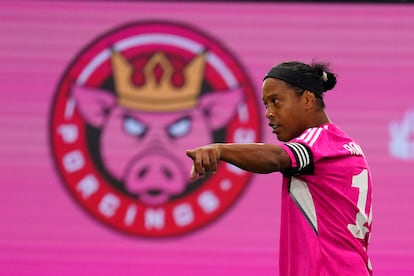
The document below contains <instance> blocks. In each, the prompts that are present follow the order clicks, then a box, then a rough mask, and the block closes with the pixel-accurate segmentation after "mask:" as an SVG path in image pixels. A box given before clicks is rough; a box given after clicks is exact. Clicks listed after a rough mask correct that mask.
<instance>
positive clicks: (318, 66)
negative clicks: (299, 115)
mask: <svg viewBox="0 0 414 276" xmlns="http://www.w3.org/2000/svg"><path fill="white" fill-rule="evenodd" d="M276 67H279V68H286V69H289V70H291V71H294V72H298V73H301V74H303V75H306V76H310V77H313V78H315V79H320V80H322V85H323V89H322V93H321V94H318V93H314V92H313V93H314V94H315V96H316V99H317V100H318V102H319V104H320V106H321V107H322V108H324V107H325V103H324V101H323V93H324V92H326V91H328V90H331V89H332V88H334V87H335V85H336V75H335V74H333V73H332V72H330V71H329V64H327V63H318V62H313V63H312V64H310V65H308V64H305V63H302V62H299V61H289V62H283V63H280V64H279V65H277V66H276ZM324 73H325V74H326V75H325V74H324ZM287 84H288V85H289V86H290V87H292V88H293V89H294V90H295V91H296V93H297V94H298V95H302V94H303V92H305V89H303V88H300V87H297V86H294V85H292V84H290V83H287ZM311 92H312V91H311Z"/></svg>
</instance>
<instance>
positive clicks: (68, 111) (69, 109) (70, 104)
mask: <svg viewBox="0 0 414 276" xmlns="http://www.w3.org/2000/svg"><path fill="white" fill-rule="evenodd" d="M75 106H76V101H75V99H74V98H69V100H68V101H67V102H66V107H65V115H64V116H65V119H67V120H68V119H71V118H72V115H73V111H74V110H75Z"/></svg>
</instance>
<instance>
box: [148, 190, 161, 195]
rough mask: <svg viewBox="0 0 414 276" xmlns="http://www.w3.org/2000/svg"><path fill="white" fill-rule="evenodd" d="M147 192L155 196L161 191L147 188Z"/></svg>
mask: <svg viewBox="0 0 414 276" xmlns="http://www.w3.org/2000/svg"><path fill="white" fill-rule="evenodd" d="M147 193H148V194H149V195H151V196H157V195H159V194H161V191H160V190H156V189H152V190H148V191H147Z"/></svg>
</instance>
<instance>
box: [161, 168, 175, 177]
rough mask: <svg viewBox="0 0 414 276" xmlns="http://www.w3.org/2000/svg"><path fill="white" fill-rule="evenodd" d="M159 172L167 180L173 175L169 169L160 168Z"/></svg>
mask: <svg viewBox="0 0 414 276" xmlns="http://www.w3.org/2000/svg"><path fill="white" fill-rule="evenodd" d="M161 171H162V173H163V174H164V176H165V177H166V178H167V179H171V178H172V177H173V173H172V172H171V170H170V169H169V168H167V167H162V168H161Z"/></svg>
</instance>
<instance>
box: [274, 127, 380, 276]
mask: <svg viewBox="0 0 414 276" xmlns="http://www.w3.org/2000/svg"><path fill="white" fill-rule="evenodd" d="M282 147H283V148H284V149H285V150H286V152H287V153H288V154H289V156H290V158H291V161H292V166H291V169H290V170H289V171H288V172H284V173H283V175H284V176H283V188H282V215H281V233H280V275H282V276H283V275H289V276H292V275H301V276H303V275H306V276H313V275H315V276H316V275H317V276H322V275H330V276H331V275H341V276H345V275H352V276H359V275H371V274H372V268H371V264H370V261H369V257H368V254H367V249H368V241H369V236H370V232H371V217H372V211H371V210H372V208H371V200H372V186H371V174H370V171H369V168H368V165H367V162H366V160H365V157H364V155H363V153H362V150H361V148H360V146H358V145H357V144H356V143H355V142H354V141H353V140H352V139H351V138H349V137H348V136H347V135H346V134H344V133H343V132H342V131H341V130H340V129H339V128H338V127H336V126H335V125H333V124H325V125H322V126H320V127H316V128H310V129H307V130H306V131H305V132H303V134H302V135H300V136H299V137H297V138H295V139H293V140H291V141H289V142H288V143H286V144H283V145H282Z"/></svg>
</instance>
